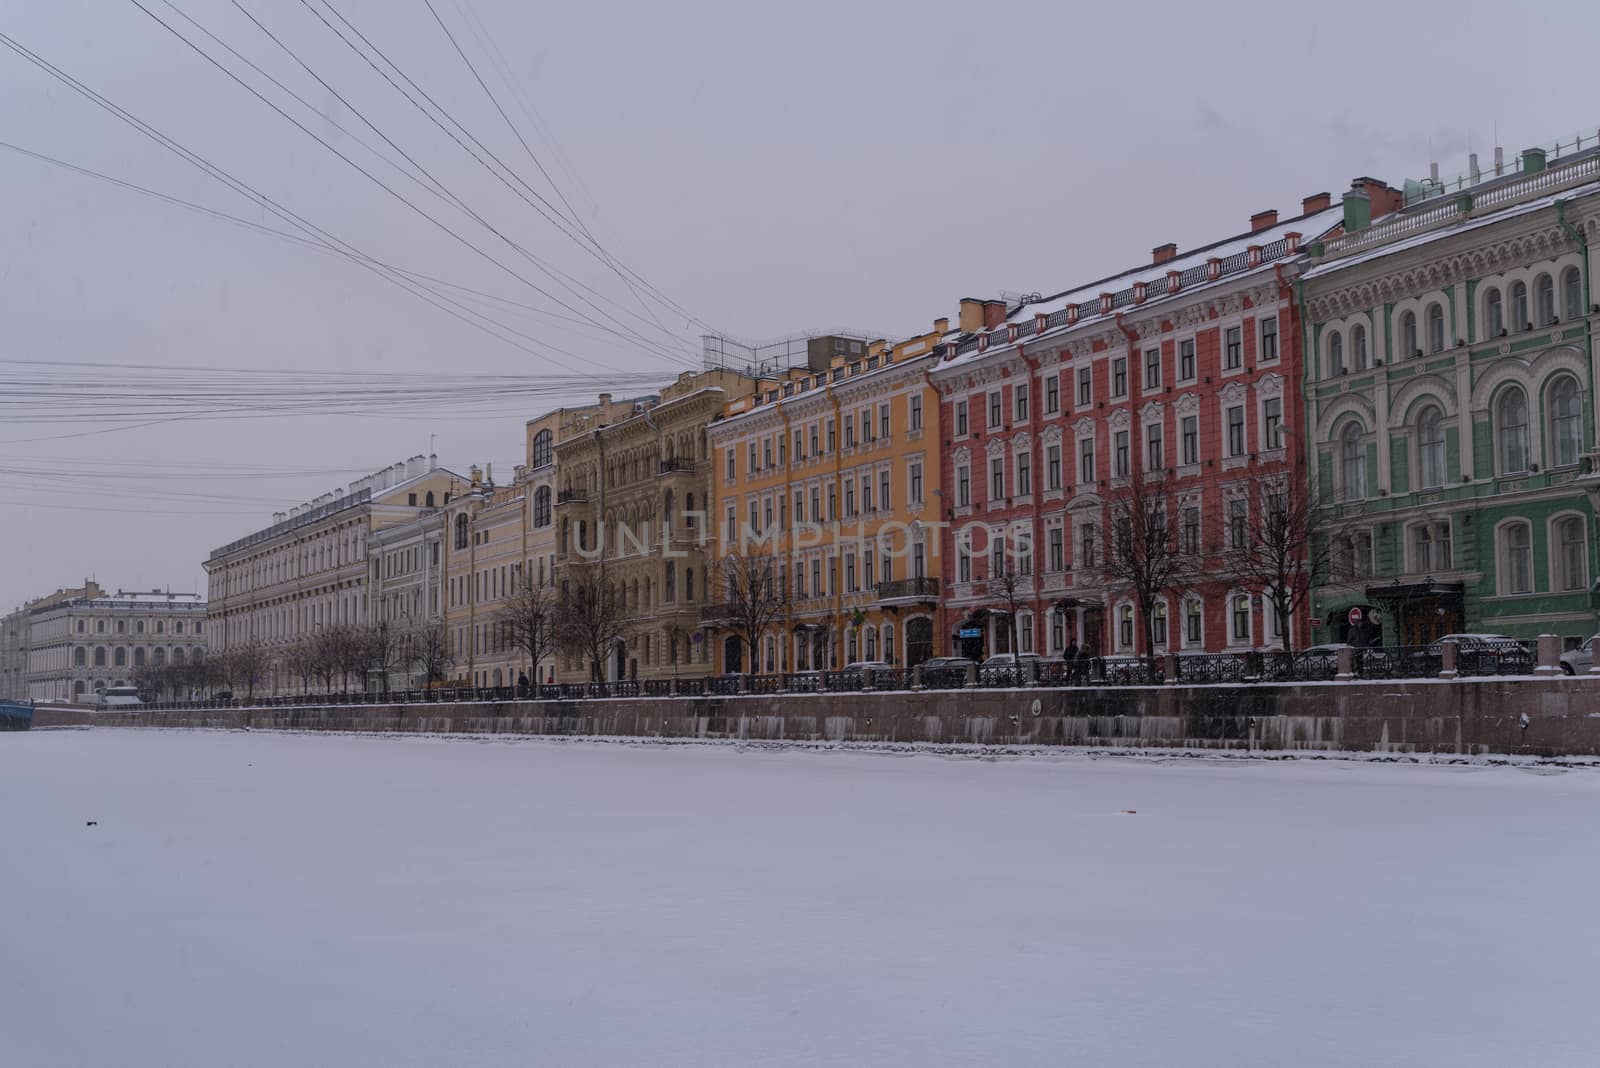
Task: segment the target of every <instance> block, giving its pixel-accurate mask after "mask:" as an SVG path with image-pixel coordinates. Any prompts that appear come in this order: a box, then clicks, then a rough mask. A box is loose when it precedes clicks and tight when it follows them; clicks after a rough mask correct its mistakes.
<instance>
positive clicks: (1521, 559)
mask: <svg viewBox="0 0 1600 1068" xmlns="http://www.w3.org/2000/svg"><path fill="white" fill-rule="evenodd" d="M1500 544H1501V549H1500V567H1501V572H1502V578H1501V582H1500V588H1501V592H1502V593H1532V592H1533V528H1532V527H1531V526H1529V525H1528V524H1527V523H1525V522H1522V521H1520V520H1519V521H1518V522H1515V523H1507V524H1506V525H1505V526H1503V527H1501V528H1500Z"/></svg>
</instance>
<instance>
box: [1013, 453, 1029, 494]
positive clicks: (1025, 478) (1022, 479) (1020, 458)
mask: <svg viewBox="0 0 1600 1068" xmlns="http://www.w3.org/2000/svg"><path fill="white" fill-rule="evenodd" d="M1032 493H1033V457H1032V456H1030V455H1029V454H1028V453H1025V452H1019V453H1017V496H1019V497H1027V496H1029V495H1030V494H1032Z"/></svg>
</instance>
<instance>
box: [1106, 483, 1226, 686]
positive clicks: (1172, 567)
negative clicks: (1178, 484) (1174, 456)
mask: <svg viewBox="0 0 1600 1068" xmlns="http://www.w3.org/2000/svg"><path fill="white" fill-rule="evenodd" d="M1110 518H1111V531H1110V534H1111V537H1110V543H1109V545H1108V546H1107V552H1106V562H1105V576H1106V579H1107V580H1108V582H1110V583H1114V584H1116V585H1119V586H1123V587H1125V588H1127V589H1128V590H1129V591H1130V592H1131V593H1132V594H1133V599H1134V602H1135V603H1136V604H1137V605H1138V606H1139V621H1140V624H1141V628H1140V629H1141V630H1142V631H1143V632H1144V648H1145V655H1146V656H1154V655H1156V647H1155V608H1156V602H1157V601H1158V600H1160V599H1161V597H1162V595H1164V594H1167V593H1176V594H1182V593H1184V592H1185V591H1187V590H1188V589H1189V588H1190V587H1191V586H1192V585H1193V584H1194V582H1195V580H1196V579H1197V578H1198V577H1199V575H1200V573H1201V569H1202V563H1203V562H1202V560H1201V558H1200V555H1199V554H1198V553H1197V552H1190V551H1188V550H1187V549H1186V547H1184V546H1182V545H1180V544H1179V540H1178V538H1177V537H1176V534H1175V531H1174V530H1173V527H1172V518H1173V517H1172V515H1171V514H1170V512H1169V510H1168V508H1167V492H1166V485H1165V483H1164V482H1163V481H1162V480H1161V479H1159V478H1150V479H1146V478H1145V477H1144V476H1143V475H1142V474H1136V475H1134V476H1133V478H1132V480H1131V481H1130V484H1129V486H1128V490H1127V492H1126V493H1125V494H1123V495H1122V496H1120V497H1118V498H1117V499H1115V500H1114V501H1112V503H1111V507H1110Z"/></svg>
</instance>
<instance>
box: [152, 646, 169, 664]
mask: <svg viewBox="0 0 1600 1068" xmlns="http://www.w3.org/2000/svg"><path fill="white" fill-rule="evenodd" d="M150 662H151V663H152V664H154V665H155V666H156V667H163V666H164V665H165V664H166V662H167V651H166V650H165V649H163V648H161V647H160V646H159V645H158V646H156V648H155V651H154V652H152V653H151V654H150Z"/></svg>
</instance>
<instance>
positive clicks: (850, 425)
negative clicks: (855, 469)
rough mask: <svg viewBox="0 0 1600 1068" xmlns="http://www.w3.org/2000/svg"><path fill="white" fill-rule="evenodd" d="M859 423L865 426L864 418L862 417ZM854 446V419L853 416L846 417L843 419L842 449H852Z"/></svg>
mask: <svg viewBox="0 0 1600 1068" xmlns="http://www.w3.org/2000/svg"><path fill="white" fill-rule="evenodd" d="M861 422H862V423H863V424H865V423H866V422H867V420H866V418H865V417H863V418H862V420H861ZM855 445H856V417H855V416H853V415H847V416H845V417H844V447H845V448H847V449H853V448H855Z"/></svg>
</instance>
